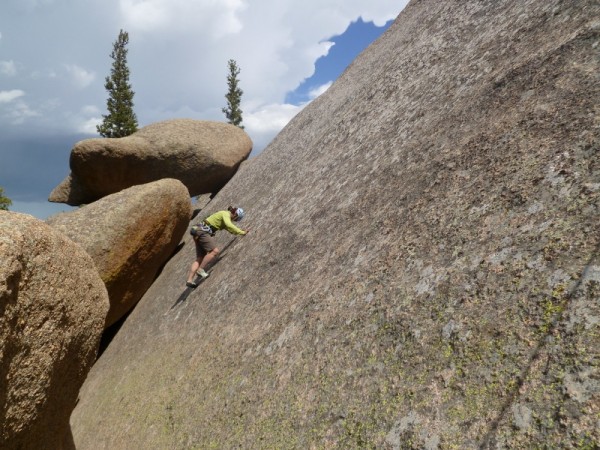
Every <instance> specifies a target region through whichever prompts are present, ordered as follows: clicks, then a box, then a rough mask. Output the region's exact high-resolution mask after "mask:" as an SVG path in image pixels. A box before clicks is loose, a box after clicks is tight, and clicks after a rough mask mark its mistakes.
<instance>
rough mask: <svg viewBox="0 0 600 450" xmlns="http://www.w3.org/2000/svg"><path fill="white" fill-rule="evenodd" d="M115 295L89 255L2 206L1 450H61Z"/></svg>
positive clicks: (0, 277) (52, 231)
mask: <svg viewBox="0 0 600 450" xmlns="http://www.w3.org/2000/svg"><path fill="white" fill-rule="evenodd" d="M107 310H108V295H107V293H106V289H105V287H104V284H103V283H102V280H101V279H100V277H99V276H98V273H97V272H96V270H95V268H94V263H93V262H92V260H91V258H90V257H89V255H88V254H87V253H86V252H85V251H84V250H83V249H82V248H81V247H80V246H79V245H77V244H75V243H73V242H72V241H71V240H70V239H68V238H67V237H66V236H64V235H62V234H61V233H59V232H57V231H55V230H53V229H52V228H50V227H49V226H48V225H46V224H45V223H44V222H42V221H40V220H37V219H34V218H33V217H31V216H28V215H25V214H18V213H13V212H6V211H0V448H3V449H34V448H53V449H59V448H62V446H63V444H64V443H66V442H67V441H68V437H69V436H70V428H69V417H70V415H71V412H72V411H73V408H75V404H76V401H77V394H78V392H79V388H80V387H81V385H82V384H83V381H84V379H85V377H86V375H87V373H88V371H89V369H90V367H91V366H92V364H93V362H94V360H95V358H96V352H97V351H98V344H99V342H100V336H101V334H102V331H103V329H104V328H103V325H104V317H105V315H106V311H107Z"/></svg>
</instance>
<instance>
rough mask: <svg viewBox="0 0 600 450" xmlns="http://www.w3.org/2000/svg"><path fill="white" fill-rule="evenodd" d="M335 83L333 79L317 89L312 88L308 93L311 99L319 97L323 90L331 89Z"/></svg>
mask: <svg viewBox="0 0 600 450" xmlns="http://www.w3.org/2000/svg"><path fill="white" fill-rule="evenodd" d="M332 84H333V81H330V82H329V83H325V84H324V85H322V86H319V87H316V88H315V89H312V90H311V91H310V92H309V93H308V95H309V96H310V98H311V99H315V98H317V97H318V96H319V95H321V94H322V93H323V92H325V91H326V90H327V89H329V87H330V86H331V85H332Z"/></svg>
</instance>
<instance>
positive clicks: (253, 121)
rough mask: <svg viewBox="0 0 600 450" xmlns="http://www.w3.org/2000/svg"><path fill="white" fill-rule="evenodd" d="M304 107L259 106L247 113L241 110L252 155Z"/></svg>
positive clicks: (283, 105) (276, 104)
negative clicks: (250, 143) (251, 143)
mask: <svg viewBox="0 0 600 450" xmlns="http://www.w3.org/2000/svg"><path fill="white" fill-rule="evenodd" d="M305 106H306V104H304V105H300V106H296V105H290V104H278V103H273V104H270V105H264V106H261V107H259V108H257V109H255V110H251V111H247V107H246V109H244V108H243V110H244V114H243V123H242V125H244V129H245V131H246V132H247V133H248V135H249V136H250V137H251V138H252V142H253V144H254V146H253V149H254V151H253V153H254V154H256V153H259V152H261V151H262V150H263V149H264V148H265V147H266V146H267V145H268V144H269V142H271V140H272V139H273V138H274V137H275V135H276V134H277V133H278V132H279V131H280V130H281V129H282V128H283V127H285V126H286V125H287V123H288V122H289V121H290V120H292V118H293V117H294V116H295V115H296V114H298V113H299V112H300V111H302V109H303V108H304V107H305Z"/></svg>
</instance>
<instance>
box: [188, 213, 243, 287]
mask: <svg viewBox="0 0 600 450" xmlns="http://www.w3.org/2000/svg"><path fill="white" fill-rule="evenodd" d="M243 218H244V210H243V209H242V208H239V207H235V208H234V207H232V206H230V207H229V208H227V211H218V212H216V213H214V214H212V215H210V216H208V217H207V218H206V219H204V220H203V221H202V222H199V223H197V224H196V225H193V226H192V229H191V230H190V233H191V234H192V236H193V238H194V243H195V244H196V260H195V261H194V262H193V263H192V266H191V267H190V272H189V274H188V278H187V282H186V283H185V285H186V286H187V287H190V288H196V287H198V284H197V283H194V274H196V275H198V276H199V277H201V278H202V279H205V278H206V277H208V272H206V270H204V269H205V268H206V266H208V264H210V263H211V262H212V261H213V260H214V259H215V258H216V257H217V255H218V254H219V249H218V248H217V246H216V244H215V239H214V236H215V233H216V232H217V231H218V230H227V231H229V232H230V233H231V234H235V235H240V236H244V235H245V234H247V233H248V230H242V229H241V228H238V227H237V226H235V225H234V223H233V222H239V221H240V220H242V219H243Z"/></svg>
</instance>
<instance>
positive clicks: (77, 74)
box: [64, 64, 96, 89]
mask: <svg viewBox="0 0 600 450" xmlns="http://www.w3.org/2000/svg"><path fill="white" fill-rule="evenodd" d="M64 67H65V69H66V71H67V73H68V74H69V75H70V76H71V79H72V80H73V82H74V83H75V86H76V87H77V88H79V89H83V88H85V87H87V86H89V85H90V84H92V83H93V82H94V80H95V79H96V74H95V73H94V72H91V71H87V70H85V69H84V68H83V67H80V66H78V65H77V64H65V65H64Z"/></svg>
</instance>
